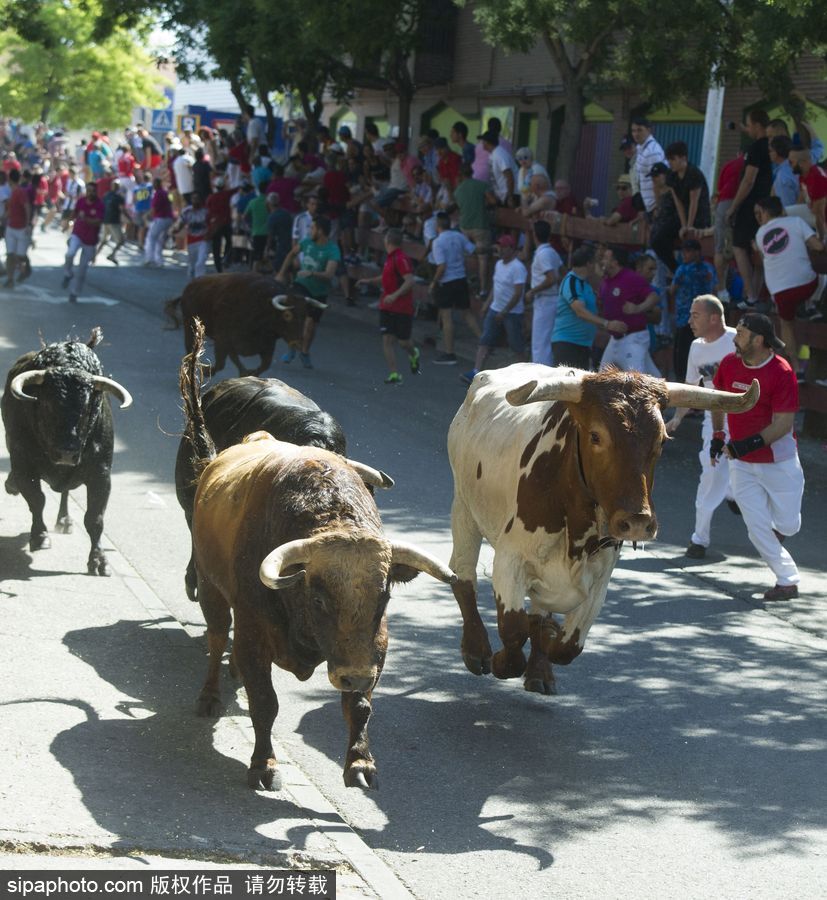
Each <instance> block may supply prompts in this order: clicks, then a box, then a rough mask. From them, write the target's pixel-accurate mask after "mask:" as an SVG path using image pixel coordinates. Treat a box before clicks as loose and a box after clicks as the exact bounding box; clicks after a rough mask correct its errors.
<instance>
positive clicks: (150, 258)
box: [144, 219, 172, 266]
mask: <svg viewBox="0 0 827 900" xmlns="http://www.w3.org/2000/svg"><path fill="white" fill-rule="evenodd" d="M171 227H172V219H153V220H152V221H151V222H150V223H149V229H148V230H147V233H146V244H145V246H144V260H145V261H146V262H151V263H155V265H156V266H162V265H163V264H164V243H165V242H166V239H167V232H168V231H169V229H170V228H171Z"/></svg>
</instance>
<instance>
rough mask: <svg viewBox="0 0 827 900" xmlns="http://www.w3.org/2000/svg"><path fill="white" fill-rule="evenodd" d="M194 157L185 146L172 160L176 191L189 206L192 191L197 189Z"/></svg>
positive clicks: (180, 198)
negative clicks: (193, 170) (194, 176)
mask: <svg viewBox="0 0 827 900" xmlns="http://www.w3.org/2000/svg"><path fill="white" fill-rule="evenodd" d="M194 162H195V160H194V158H193V157H192V156H190V153H189V150H186V149H184V148H183V147H182V148H181V149H180V150H179V151H178V156H176V157H175V159H174V160H173V161H172V171H173V172H174V174H175V192H176V194H177V195H178V198H179V200H180V201H181V202H183V203H184V205H186V206H188V205H189V203H190V200H192V192H193V191H194V190H195V182H194V181H193V177H192V164H193V163H194Z"/></svg>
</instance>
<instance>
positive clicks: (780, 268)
mask: <svg viewBox="0 0 827 900" xmlns="http://www.w3.org/2000/svg"><path fill="white" fill-rule="evenodd" d="M755 218H756V219H757V220H758V224H759V226H760V227H759V229H758V232H757V233H756V235H755V246H756V247H757V248H758V251H759V252H760V254H761V256H763V257H764V277H765V279H766V281H767V288H768V289H769V292H770V293H771V294H772V299H773V300H774V301H775V305H776V307H777V308H778V317H779V319H780V320H781V340H782V341H784V343H785V344H786V350H785V353H786V354H787V357H788V359H789V361H790V365H791V366H792V367H793V369H797V368H798V346H797V345H796V342H795V327H794V325H793V323H794V321H795V313H796V309H797V308H798V306H799V305H800V304H801V303H804V302H806V301H807V300H809V299H810V298H811V297H812V296H813V295H814V294H816V292H817V291H818V290H819V287H820V284H819V278H818V275H816V272H815V269H813V264H812V263H811V262H810V254H809V252H808V250H823V249H824V244H823V243H822V242H821V239H820V238H819V237H818V235H817V234H816V233H815V231H814V230H813V229H812V228H810V226H809V225H808V224H807V223H806V222H805V221H804V219H801V218H799V217H798V216H786V215H784V207H783V205H782V203H781V199H780V198H779V197H764V198H762V199H760V200H756V202H755Z"/></svg>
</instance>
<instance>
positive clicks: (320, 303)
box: [304, 297, 327, 309]
mask: <svg viewBox="0 0 827 900" xmlns="http://www.w3.org/2000/svg"><path fill="white" fill-rule="evenodd" d="M304 299H305V302H306V303H309V304H310V305H311V306H317V307H318V308H319V309H327V304H326V303H325V302H324V300H317V299H316V298H315V297H305V298H304Z"/></svg>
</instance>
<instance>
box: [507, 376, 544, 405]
mask: <svg viewBox="0 0 827 900" xmlns="http://www.w3.org/2000/svg"><path fill="white" fill-rule="evenodd" d="M536 387H537V382H536V381H529V382H527V383H526V384H523V385H521V386H520V387H517V388H512V389H511V390H510V391H508V393H507V394H506V395H505V399H506V400H507V401H508V402H509V403H510V404H511V405H512V406H522V405H523V404H524V403H525V402H526V401H527V400H528V398H529V397H530V396H531V395H532V394H533V393H534V390H535V388H536Z"/></svg>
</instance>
